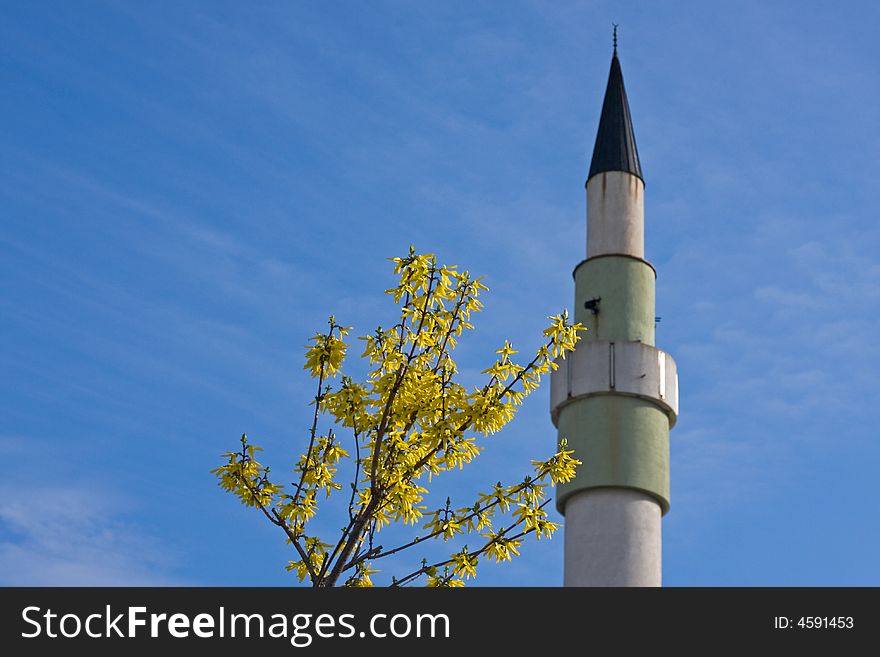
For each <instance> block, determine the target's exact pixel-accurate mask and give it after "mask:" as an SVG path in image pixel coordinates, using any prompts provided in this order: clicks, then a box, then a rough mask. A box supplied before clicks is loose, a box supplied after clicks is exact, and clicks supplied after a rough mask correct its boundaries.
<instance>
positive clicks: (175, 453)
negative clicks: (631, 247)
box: [0, 2, 880, 585]
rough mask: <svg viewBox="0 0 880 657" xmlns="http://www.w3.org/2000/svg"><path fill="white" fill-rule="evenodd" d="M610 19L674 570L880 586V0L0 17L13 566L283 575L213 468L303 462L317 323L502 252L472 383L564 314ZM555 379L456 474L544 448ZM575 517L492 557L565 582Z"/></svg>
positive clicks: (483, 479) (164, 576)
mask: <svg viewBox="0 0 880 657" xmlns="http://www.w3.org/2000/svg"><path fill="white" fill-rule="evenodd" d="M612 21H614V22H617V23H619V24H620V25H621V28H620V29H621V32H620V41H621V46H620V56H621V61H622V65H623V71H624V76H625V79H626V84H627V91H628V94H629V100H630V106H631V109H632V114H633V119H634V124H635V131H636V137H637V140H638V146H639V151H640V155H641V161H642V168H643V171H644V174H645V178H646V181H647V188H646V205H647V209H646V214H647V226H646V234H647V253H648V259H649V260H651V261H652V262H653V263H654V265H655V266H656V268H657V270H658V272H659V277H658V289H657V300H658V306H657V314H658V315H660V316H661V317H662V322H661V323H660V325H659V326H658V333H657V342H658V345H659V346H661V347H662V348H664V349H667V350H668V351H670V352H671V353H672V354H673V355H674V356H675V357H676V359H677V362H678V365H679V369H680V376H681V395H682V415H681V418H680V421H679V423H678V425H677V426H676V428H675V429H674V430H673V432H672V440H671V450H672V452H671V453H672V464H671V467H672V507H671V510H670V513H669V514H668V515H667V517H666V519H665V523H664V551H665V555H664V556H665V559H664V581H665V583H666V584H669V585H880V567H878V565H877V560H876V555H877V553H878V551H880V523H878V516H877V512H876V501H875V497H876V493H875V490H876V481H877V478H878V470H880V430H878V426H880V386H878V385H877V383H876V379H877V372H878V371H880V346H878V344H880V341H878V339H877V335H878V329H880V258H878V255H877V254H878V253H880V221H878V210H877V198H876V193H875V190H876V183H875V181H874V175H875V171H874V169H875V168H876V164H877V162H878V161H880V113H878V112H877V107H878V104H880V75H878V64H877V62H880V45H878V42H877V40H876V35H875V27H876V25H877V24H878V23H880V9H878V8H877V5H876V4H875V3H868V2H851V3H847V4H846V9H845V10H843V9H842V8H841V6H840V4H839V3H826V2H814V3H807V4H803V3H794V2H730V3H723V5H722V4H721V3H705V2H677V3H632V2H589V3H587V2H553V3H549V2H546V3H540V2H505V3H499V2H467V3H458V2H451V3H440V4H439V5H437V6H435V5H430V6H429V5H428V4H426V3H402V2H401V3H391V2H375V3H360V2H339V3H332V4H331V3H284V2H261V3H234V2H226V3H224V2H211V3H207V2H155V3H134V2H129V3H121V2H120V3H113V2H106V3H105V2H83V3H62V2H54V3H46V2H4V3H3V5H2V7H0V84H2V89H3V93H2V94H0V118H2V125H3V130H2V132H0V340H2V349H0V367H2V372H3V376H2V378H0V417H2V424H0V451H2V453H3V454H4V455H5V457H6V461H5V467H4V476H3V477H2V478H0V584H4V585H10V584H28V585H30V584H35V585H36V584H62V585H63V584H111V585H115V584H193V585H285V584H287V583H290V582H291V581H292V580H291V576H290V574H288V573H286V572H284V570H283V565H284V564H285V563H286V561H287V559H288V557H289V555H288V553H287V549H286V548H285V546H284V545H283V541H282V539H281V537H280V536H278V535H276V531H277V530H276V531H273V530H274V528H272V527H270V526H268V525H267V524H266V523H265V522H264V521H262V519H261V518H260V517H258V516H257V515H256V514H254V513H253V512H248V510H246V509H244V508H242V507H240V506H239V505H238V504H237V503H236V502H235V501H234V499H233V498H231V497H230V496H228V495H226V494H224V493H223V492H222V491H220V490H219V489H218V488H217V487H216V486H215V482H214V480H213V477H212V476H211V475H210V474H209V473H208V470H209V469H210V468H212V467H214V466H216V465H217V464H218V463H219V459H218V455H219V454H220V453H221V452H223V451H226V450H227V449H230V448H232V447H234V446H235V444H236V440H237V437H238V436H239V435H240V434H241V433H242V432H247V433H248V434H249V435H250V436H252V438H253V439H254V441H256V442H257V443H259V444H262V445H263V446H264V447H265V448H266V450H267V460H268V461H269V462H270V463H271V464H272V465H273V469H275V470H278V471H280V470H282V469H283V468H284V467H285V466H288V465H289V464H290V463H291V462H292V458H293V456H294V454H295V453H296V452H297V450H298V449H299V448H300V447H301V445H302V439H303V436H304V435H305V431H306V428H307V426H308V423H309V416H308V408H307V407H306V405H305V399H306V398H307V396H308V395H310V394H312V393H311V387H310V382H309V380H308V379H307V377H306V375H305V373H304V371H303V370H302V346H303V345H304V344H305V341H306V339H307V337H308V336H309V335H310V334H311V333H312V332H313V331H314V330H316V329H318V328H321V327H322V326H323V322H324V321H325V318H326V316H327V315H328V314H330V313H331V312H332V313H335V315H336V316H337V318H338V319H339V320H340V321H342V322H344V323H346V324H350V325H353V326H354V327H355V330H356V332H359V333H367V332H371V331H372V330H373V328H374V327H375V326H376V325H377V324H380V323H381V324H385V325H388V324H390V323H393V321H394V316H393V310H394V309H393V306H392V305H391V302H390V300H388V299H387V298H386V297H385V296H384V295H382V294H381V290H383V289H385V288H386V287H388V285H389V281H390V280H391V279H390V270H389V267H388V262H387V261H386V260H385V258H386V257H389V256H393V255H399V254H401V253H403V252H404V251H405V249H406V248H407V246H408V245H409V244H411V243H412V244H414V245H415V246H416V247H417V249H419V250H420V251H431V252H434V253H436V254H437V255H438V257H439V259H440V260H441V261H443V262H446V263H450V264H453V263H454V264H458V265H460V266H461V267H463V268H466V269H469V270H471V271H472V272H474V273H480V274H485V275H486V277H487V283H488V284H489V286H490V288H491V291H490V293H489V294H488V295H487V296H486V298H485V300H486V303H487V307H486V311H485V313H483V315H482V316H480V320H479V323H478V332H477V333H476V334H474V336H473V338H472V339H471V340H468V341H467V342H466V343H465V344H463V345H462V347H461V349H460V350H459V352H458V354H459V359H460V363H461V365H462V366H463V368H464V369H465V374H466V375H467V376H472V375H473V373H474V371H478V370H479V369H482V368H483V367H485V366H486V365H487V364H488V363H487V361H488V359H489V358H490V356H491V355H492V350H493V349H495V348H496V347H497V345H498V344H499V343H500V342H502V341H503V340H504V339H505V338H509V339H510V340H511V341H512V342H513V343H514V344H515V346H518V347H520V348H522V349H523V350H524V351H527V350H530V349H532V348H534V347H535V346H537V344H538V341H539V337H540V330H541V328H542V327H543V322H544V317H545V316H546V315H548V314H550V313H555V312H558V311H559V310H560V309H562V308H566V307H568V308H571V306H572V295H573V285H572V279H571V270H572V268H573V267H574V265H575V264H577V263H578V262H579V261H580V260H581V259H582V257H583V255H584V236H585V219H584V205H585V204H584V192H583V184H584V179H585V175H586V171H587V168H588V163H589V156H590V152H591V149H592V144H593V140H594V138H595V131H596V126H597V122H598V113H599V109H600V105H601V100H602V94H603V91H604V86H605V82H606V77H607V73H608V66H609V61H610V54H611V52H610V50H611V49H610V29H611V23H612ZM547 407H548V387H546V386H545V387H543V388H542V389H541V390H540V391H539V392H537V393H535V395H534V396H533V397H532V398H530V400H529V401H528V402H527V403H526V405H525V406H524V408H523V410H522V412H521V414H520V415H519V416H518V417H517V418H516V420H515V421H514V422H513V423H512V424H511V425H509V427H508V428H507V429H505V430H504V431H503V432H502V433H501V434H499V435H497V436H495V437H494V438H492V439H491V441H490V442H489V445H488V446H489V449H488V450H487V452H486V455H485V456H484V457H482V463H483V465H482V466H481V467H480V472H472V473H469V474H463V475H462V476H460V477H459V478H458V479H455V480H453V482H452V483H451V484H449V485H450V486H452V490H453V491H454V492H455V491H461V495H462V496H463V497H466V498H469V497H471V494H472V493H473V492H474V491H476V490H478V489H481V488H484V487H485V484H486V483H493V482H494V481H495V480H497V479H515V478H516V477H518V476H520V475H521V474H522V473H523V472H524V471H525V469H526V468H527V467H528V460H529V459H530V458H538V457H540V456H544V455H546V454H549V453H550V451H551V450H552V449H553V446H554V440H555V431H554V429H553V427H552V425H551V423H550V419H549V414H548V408H547ZM561 554H562V540H561V535H558V536H557V537H556V539H554V540H553V541H552V542H549V543H548V542H546V541H542V542H541V543H540V544H530V545H528V546H527V548H526V549H525V550H524V556H523V557H522V558H521V559H520V560H519V561H517V562H515V564H514V565H513V566H511V567H509V568H505V569H500V568H487V569H486V570H485V573H484V575H483V576H482V577H481V579H480V580H479V581H480V582H482V583H483V584H527V585H557V584H559V583H560V582H561Z"/></svg>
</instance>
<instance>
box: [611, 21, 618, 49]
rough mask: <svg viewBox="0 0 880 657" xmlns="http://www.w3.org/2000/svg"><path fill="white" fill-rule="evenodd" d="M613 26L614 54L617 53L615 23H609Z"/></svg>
mask: <svg viewBox="0 0 880 657" xmlns="http://www.w3.org/2000/svg"><path fill="white" fill-rule="evenodd" d="M611 24H612V25H613V26H614V54H615V55H616V54H617V23H611Z"/></svg>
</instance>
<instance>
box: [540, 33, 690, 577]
mask: <svg viewBox="0 0 880 657" xmlns="http://www.w3.org/2000/svg"><path fill="white" fill-rule="evenodd" d="M614 41H615V43H614V55H613V56H612V58H611V72H610V74H609V76H608V86H607V88H606V89H605V100H604V103H603V105H602V114H601V117H600V119H599V132H598V134H597V135H596V145H595V147H594V149H593V160H592V162H591V163H590V173H589V175H588V177H587V184H586V187H587V249H586V251H587V254H586V255H587V257H586V259H585V260H583V261H582V262H581V263H580V264H579V265H578V266H577V267H575V269H574V281H575V321H578V322H581V323H583V324H584V326H586V327H587V331H586V332H585V333H582V334H581V340H580V342H578V346H577V349H576V350H575V351H574V353H572V354H569V356H568V358H567V359H566V360H560V361H559V366H560V367H559V369H558V370H556V371H555V372H554V373H553V378H552V381H551V393H550V395H551V401H550V409H551V417H552V419H553V423H554V424H555V425H556V427H557V428H558V430H559V437H560V438H566V439H567V440H568V444H569V446H570V448H572V449H574V450H575V456H576V457H577V458H579V459H580V460H581V461H582V462H583V464H582V465H581V466H579V467H578V472H577V476H576V477H575V479H574V480H572V481H571V482H569V483H567V484H564V485H561V486H560V488H559V490H558V493H557V498H556V504H557V508H558V509H559V511H560V512H561V513H562V514H563V515H564V516H565V578H564V579H565V586H660V584H661V571H662V568H661V518H662V516H663V515H664V514H665V513H666V512H667V511H668V510H669V429H670V428H671V427H672V425H673V424H675V420H676V416H677V415H678V374H677V371H676V366H675V361H674V360H673V359H672V357H671V356H670V355H669V354H667V353H666V352H664V351H661V350H660V349H657V348H656V347H655V346H654V329H655V322H656V318H655V316H654V286H655V279H656V271H655V269H654V267H653V266H652V265H651V263H649V262H648V261H647V260H645V205H644V198H645V197H644V192H645V183H644V180H643V178H642V168H641V165H640V163H639V154H638V150H637V149H636V141H635V136H634V133H633V127H632V119H631V117H630V112H629V103H628V102H627V98H626V90H625V88H624V86H623V73H622V72H621V69H620V60H619V59H618V57H617V32H616V28H615V36H614Z"/></svg>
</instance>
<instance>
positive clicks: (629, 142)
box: [587, 28, 644, 182]
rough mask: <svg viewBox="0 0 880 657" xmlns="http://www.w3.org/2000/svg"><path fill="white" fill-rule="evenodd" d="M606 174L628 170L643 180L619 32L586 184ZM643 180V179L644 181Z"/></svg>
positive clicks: (615, 37)
mask: <svg viewBox="0 0 880 657" xmlns="http://www.w3.org/2000/svg"><path fill="white" fill-rule="evenodd" d="M603 171H626V172H628V173H631V174H633V175H634V176H638V177H639V178H642V167H641V165H640V164H639V151H638V149H637V148H636V137H635V134H634V133H633V127H632V117H631V116H630V113H629V102H627V100H626V88H624V86H623V72H622V71H621V70H620V60H619V59H617V29H616V28H615V31H614V55H613V56H612V57H611V72H610V73H609V74H608V86H607V87H606V88H605V101H604V102H603V103H602V115H601V117H600V118H599V132H598V133H597V134H596V145H595V147H594V148H593V160H592V162H590V175H588V176H587V182H589V180H590V178H592V177H593V176H595V175H596V174H597V173H602V172H603ZM642 180H644V178H642Z"/></svg>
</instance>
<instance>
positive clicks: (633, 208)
mask: <svg viewBox="0 0 880 657" xmlns="http://www.w3.org/2000/svg"><path fill="white" fill-rule="evenodd" d="M607 253H622V254H625V255H631V256H634V257H636V258H642V259H644V257H645V183H643V182H642V180H641V179H640V178H639V177H638V176H634V175H633V174H631V173H627V172H625V171H604V172H602V173H597V174H596V175H595V176H593V177H592V178H590V180H589V182H588V183H587V257H588V258H592V257H593V256H597V255H603V254H607Z"/></svg>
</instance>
